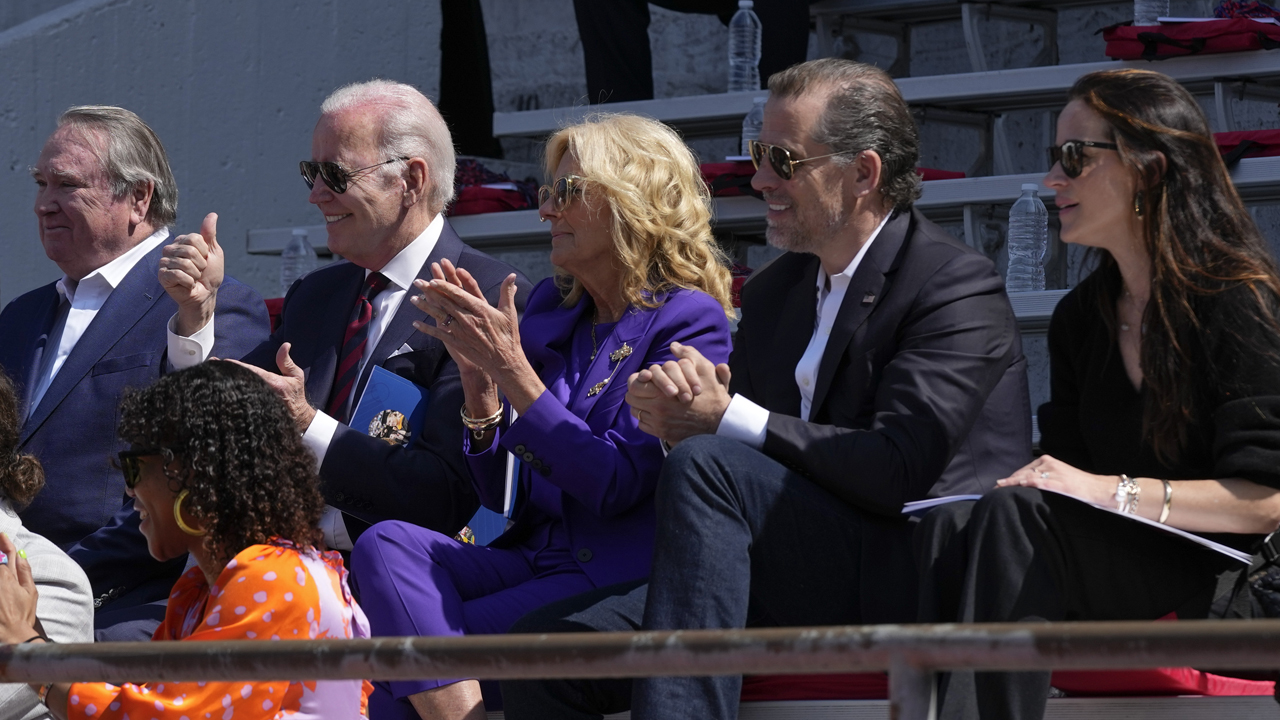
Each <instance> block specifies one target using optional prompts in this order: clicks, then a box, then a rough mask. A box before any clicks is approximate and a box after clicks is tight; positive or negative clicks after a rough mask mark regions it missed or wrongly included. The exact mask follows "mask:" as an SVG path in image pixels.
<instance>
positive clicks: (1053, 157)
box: [1049, 140, 1120, 178]
mask: <svg viewBox="0 0 1280 720" xmlns="http://www.w3.org/2000/svg"><path fill="white" fill-rule="evenodd" d="M1087 147H1091V148H1099V149H1102V150H1119V149H1120V146H1119V145H1116V144H1115V143H1105V142H1094V141H1092V140H1068V141H1066V142H1064V143H1062V144H1061V145H1059V146H1057V147H1051V148H1049V169H1050V170H1052V169H1053V166H1054V164H1055V163H1062V172H1063V173H1064V174H1065V175H1066V176H1067V177H1069V178H1078V177H1080V173H1082V172H1084V149H1085V148H1087Z"/></svg>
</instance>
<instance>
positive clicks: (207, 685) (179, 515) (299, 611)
mask: <svg viewBox="0 0 1280 720" xmlns="http://www.w3.org/2000/svg"><path fill="white" fill-rule="evenodd" d="M120 414H121V419H120V426H119V428H120V429H119V432H120V437H121V438H122V439H124V440H126V441H128V442H129V443H130V445H131V447H130V449H129V450H126V451H123V452H121V453H120V455H119V461H120V465H121V467H122V469H123V470H124V478H125V486H126V488H127V492H128V493H129V495H130V496H131V497H133V498H134V501H135V504H136V506H137V508H138V515H139V516H140V517H141V519H142V524H141V530H142V534H143V535H145V536H146V538H147V547H148V548H149V549H150V551H151V555H152V556H153V557H155V558H156V559H157V560H170V559H173V558H177V557H181V556H183V555H184V554H186V553H190V554H191V557H192V558H193V559H194V560H195V564H196V566H195V567H193V568H191V569H190V570H188V571H187V572H186V573H185V574H184V575H183V576H182V577H181V578H179V580H178V582H177V584H175V585H174V588H173V592H172V593H171V594H170V595H169V604H168V608H167V610H166V613H165V619H164V622H163V623H161V624H160V627H159V628H157V630H156V633H155V636H154V637H153V638H152V639H153V640H245V639H260V640H268V639H270V640H291V639H299V640H307V639H316V638H351V637H368V630H367V626H366V622H365V619H364V616H363V614H362V613H361V611H360V608H359V606H357V605H356V604H355V602H354V601H353V600H352V599H351V594H350V592H349V591H348V589H347V584H346V571H345V570H344V569H343V567H342V560H341V559H340V557H339V556H338V554H337V553H332V552H330V553H321V552H318V551H317V549H316V543H318V542H319V540H320V531H319V530H318V529H317V523H318V522H319V519H320V513H321V511H322V509H323V506H324V501H323V500H322V499H321V496H320V491H319V488H318V485H317V479H316V471H315V461H314V460H313V459H312V457H311V456H310V454H309V453H308V452H307V451H306V450H305V449H304V448H303V446H302V439H301V437H300V436H299V435H298V433H297V432H295V431H294V425H293V422H292V420H291V419H290V416H289V411H288V410H287V409H286V408H285V406H284V403H283V402H281V401H280V399H279V398H278V397H276V395H275V394H274V393H273V392H272V391H271V389H270V388H269V387H268V386H267V385H266V383H265V382H263V381H262V380H261V379H259V378H258V377H257V376H256V375H254V374H253V373H252V372H251V371H249V370H247V369H245V368H243V367H239V366H237V365H235V364H233V363H230V362H220V361H211V362H207V363H204V364H203V365H198V366H196V367H193V368H190V369H188V370H183V371H181V372H177V373H174V374H171V375H167V376H165V377H163V378H161V379H160V380H159V381H158V382H156V383H155V384H154V385H152V386H151V387H149V388H146V389H145V390H140V391H136V392H133V393H131V394H129V395H128V396H126V397H125V399H124V401H123V402H122V403H121V408H120ZM10 547H11V545H10V544H9V543H7V542H4V540H3V539H2V538H0V550H4V551H5V552H6V553H8V552H11V550H10ZM11 557H12V556H11ZM27 568H28V565H27V563H26V562H25V561H22V560H18V562H17V563H16V567H15V566H14V565H8V566H5V565H0V608H4V610H0V641H2V642H6V643H15V642H24V641H27V640H28V639H33V640H35V641H37V642H38V641H39V636H40V635H41V634H40V633H38V632H37V631H36V629H35V628H34V627H33V626H32V625H31V623H30V618H31V610H32V607H33V606H34V603H35V602H36V590H37V588H35V587H33V586H32V585H31V582H30V576H29V573H28V570H27ZM38 692H39V694H40V698H41V699H42V700H44V701H45V702H46V704H47V705H48V706H49V708H50V709H51V710H52V711H53V713H54V715H55V716H57V717H59V718H74V719H75V720H79V719H80V718H93V719H94V720H99V719H102V720H107V719H114V718H128V717H135V718H137V717H147V718H172V719H173V720H179V719H180V718H183V717H204V716H206V715H208V714H210V713H216V716H217V717H232V716H234V717H236V718H264V719H265V718H276V717H283V716H288V717H291V718H298V719H299V720H301V719H303V718H335V719H338V718H341V719H342V720H349V719H350V718H357V717H364V716H365V715H366V712H365V707H366V698H367V684H366V683H364V682H363V681H360V680H348V681H320V682H289V681H275V682H265V681H264V682H251V683H244V682H200V683H194V682H169V683H148V684H145V685H135V684H125V685H122V686H115V685H109V684H105V683H74V684H66V683H58V684H54V685H52V686H50V685H42V686H39V687H38Z"/></svg>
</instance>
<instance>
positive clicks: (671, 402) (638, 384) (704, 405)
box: [627, 342, 731, 445]
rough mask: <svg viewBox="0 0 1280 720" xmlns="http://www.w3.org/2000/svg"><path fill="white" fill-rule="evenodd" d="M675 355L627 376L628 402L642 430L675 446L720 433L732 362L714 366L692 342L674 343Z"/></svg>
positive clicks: (726, 403)
mask: <svg viewBox="0 0 1280 720" xmlns="http://www.w3.org/2000/svg"><path fill="white" fill-rule="evenodd" d="M671 354H672V355H674V356H675V358H676V359H675V360H668V361H666V362H665V363H662V364H661V365H659V364H657V363H655V364H653V365H650V366H649V367H648V368H646V369H644V370H641V371H640V372H638V373H633V374H632V375H631V377H630V378H628V379H627V404H628V405H630V406H631V414H632V415H634V416H635V418H636V420H637V422H638V423H639V426H640V429H641V430H643V431H645V432H647V433H649V434H650V435H654V436H657V437H659V438H661V439H663V440H665V441H667V442H668V443H670V444H671V445H675V444H677V443H679V442H680V441H681V440H684V439H685V438H688V437H692V436H694V435H714V434H715V432H716V430H717V429H718V428H719V427H720V419H721V418H722V417H723V416H724V412H725V410H726V409H727V408H728V407H729V401H730V399H731V397H730V395H729V375H730V374H729V366H728V365H725V364H724V363H721V364H719V365H713V364H712V363H711V361H710V360H708V359H706V358H705V357H703V355H702V353H700V352H698V350H697V348H695V347H693V346H692V345H683V344H681V343H678V342H673V343H671Z"/></svg>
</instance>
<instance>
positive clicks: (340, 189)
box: [298, 157, 409, 195]
mask: <svg viewBox="0 0 1280 720" xmlns="http://www.w3.org/2000/svg"><path fill="white" fill-rule="evenodd" d="M408 159H409V158H407V157H394V158H391V159H390V160H383V161H382V162H380V163H374V164H373V165H370V166H368V167H362V168H360V169H358V170H347V169H346V168H344V167H342V166H341V165H339V164H338V163H336V162H315V161H312V160H303V161H302V162H300V163H298V169H299V170H301V171H302V179H303V180H306V181H307V187H309V188H314V187H315V186H316V176H317V175H319V176H320V177H321V178H324V184H325V185H328V186H329V189H330V190H332V191H334V192H336V193H338V194H339V195H341V194H342V193H344V192H346V191H347V187H348V186H349V185H350V184H351V181H352V180H355V179H356V177H357V176H359V175H360V173H362V172H366V171H368V170H372V169H374V168H376V167H382V166H383V165H390V164H391V163H393V162H400V161H401V160H408Z"/></svg>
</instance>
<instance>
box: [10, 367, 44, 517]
mask: <svg viewBox="0 0 1280 720" xmlns="http://www.w3.org/2000/svg"><path fill="white" fill-rule="evenodd" d="M21 427H22V422H21V420H20V419H19V418H18V395H17V393H16V392H15V391H14V389H13V381H12V380H10V379H9V376H8V375H6V374H5V373H4V372H3V371H0V491H3V492H4V494H5V495H7V496H8V497H9V500H10V501H11V502H12V503H13V506H14V509H15V510H21V509H22V508H24V507H26V506H27V505H30V504H31V501H32V500H34V499H35V498H36V495H37V494H38V493H39V492H40V489H41V488H43V487H44V467H43V466H41V465H40V460H39V459H37V458H36V456H35V455H30V454H28V453H20V452H18V437H19V429H20V428H21Z"/></svg>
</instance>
